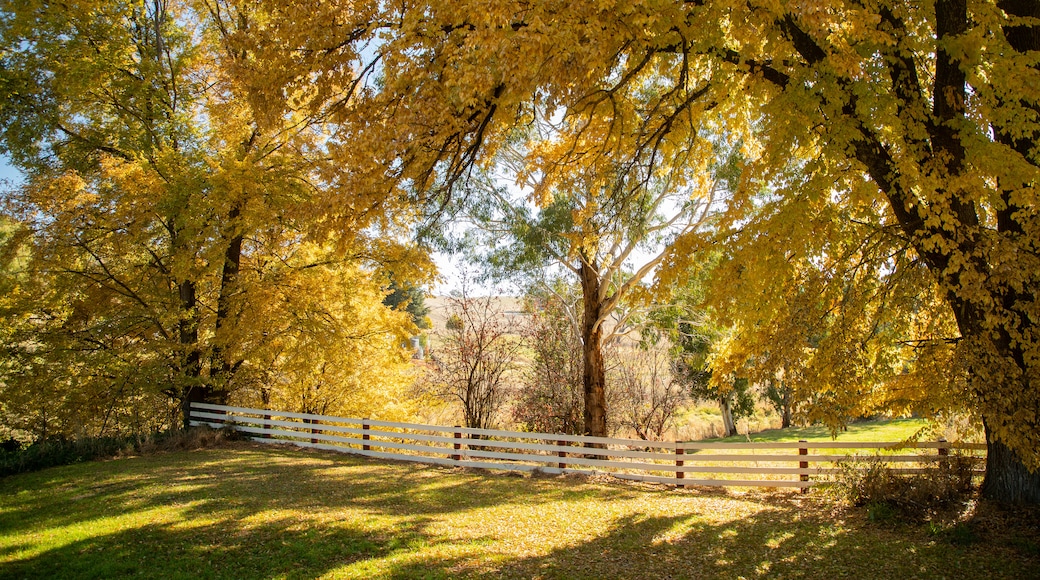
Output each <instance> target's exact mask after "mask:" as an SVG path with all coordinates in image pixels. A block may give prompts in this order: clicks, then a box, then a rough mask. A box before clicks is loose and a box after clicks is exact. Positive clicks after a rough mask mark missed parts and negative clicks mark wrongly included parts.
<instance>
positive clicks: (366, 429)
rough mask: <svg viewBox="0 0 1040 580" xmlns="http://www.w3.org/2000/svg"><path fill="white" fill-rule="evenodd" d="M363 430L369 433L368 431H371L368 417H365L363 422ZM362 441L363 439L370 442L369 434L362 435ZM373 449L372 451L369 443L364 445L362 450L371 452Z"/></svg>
mask: <svg viewBox="0 0 1040 580" xmlns="http://www.w3.org/2000/svg"><path fill="white" fill-rule="evenodd" d="M361 429H362V430H363V431H368V429H369V425H368V417H365V418H364V419H362V420H361ZM361 439H363V440H365V441H369V440H370V438H369V435H368V433H365V434H363V435H361ZM371 449H372V447H371V446H370V445H369V444H368V443H365V444H363V445H362V446H361V450H362V451H370V450H371Z"/></svg>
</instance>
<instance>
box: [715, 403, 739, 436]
mask: <svg viewBox="0 0 1040 580" xmlns="http://www.w3.org/2000/svg"><path fill="white" fill-rule="evenodd" d="M729 397H730V395H729V394H728V393H727V394H725V395H721V396H719V411H721V412H722V428H723V429H724V430H725V431H726V432H725V434H723V437H732V436H734V435H736V434H737V422H736V421H734V420H733V405H732V403H731V402H730V398H729Z"/></svg>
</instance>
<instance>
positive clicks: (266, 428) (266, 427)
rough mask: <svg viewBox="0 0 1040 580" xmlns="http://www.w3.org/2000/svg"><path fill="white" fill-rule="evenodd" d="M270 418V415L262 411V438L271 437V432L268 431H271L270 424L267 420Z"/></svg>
mask: <svg viewBox="0 0 1040 580" xmlns="http://www.w3.org/2000/svg"><path fill="white" fill-rule="evenodd" d="M270 420H271V415H270V414H268V413H264V434H263V438H264V439H270V438H271V433H270V431H271V424H270V423H268V421H270Z"/></svg>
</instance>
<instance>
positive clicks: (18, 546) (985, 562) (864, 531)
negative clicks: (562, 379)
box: [0, 443, 1040, 579]
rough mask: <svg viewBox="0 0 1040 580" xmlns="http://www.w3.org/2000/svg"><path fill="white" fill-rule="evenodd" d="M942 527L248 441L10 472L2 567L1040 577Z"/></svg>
mask: <svg viewBox="0 0 1040 580" xmlns="http://www.w3.org/2000/svg"><path fill="white" fill-rule="evenodd" d="M936 529H937V528H935V525H934V524H933V525H932V527H928V526H925V525H924V524H921V525H916V524H915V525H911V524H897V525H894V526H893V525H888V526H881V525H878V524H874V523H871V522H869V521H868V520H867V518H866V516H865V515H863V514H861V513H859V512H856V511H842V510H836V509H835V508H834V506H833V505H831V504H830V503H828V502H827V501H825V500H824V499H823V498H820V497H816V496H815V495H814V494H810V495H808V496H801V495H799V494H796V493H776V494H765V493H764V492H755V491H753V492H746V493H737V492H725V491H701V490H681V491H680V490H674V489H665V488H658V487H649V486H636V485H630V484H619V483H614V482H611V481H597V480H588V479H582V478H576V477H547V476H540V477H516V476H509V475H502V474H489V473H485V472H477V471H463V470H449V469H442V468H434V467H426V466H421V465H414V464H387V463H377V462H373V461H369V460H363V459H360V458H356V457H352V456H349V455H340V454H332V453H316V452H305V451H300V450H295V449H284V448H272V447H261V446H256V445H250V444H242V443H239V444H234V445H232V446H229V447H224V448H215V449H207V450H199V451H190V452H189V451H182V452H173V453H165V454H157V455H151V456H145V457H134V458H126V459H118V460H111V461H104V462H95V463H83V464H77V465H71V466H65V467H59V468H52V469H48V470H44V471H40V472H36V473H30V474H21V475H16V476H11V477H7V478H4V479H0V577H2V578H114V577H126V576H134V577H143V578H313V577H328V578H372V577H375V578H455V577H476V576H495V577H508V578H534V577H544V578H669V577H670V578H737V577H744V578H838V577H844V576H849V577H871V578H911V577H913V578H940V577H946V578H987V579H996V578H1030V577H1038V576H1040V555H1037V552H1036V538H1035V537H1031V536H1028V537H1020V536H1015V537H1014V538H1011V539H1008V538H1005V537H1003V536H993V537H991V535H989V534H981V535H980V534H976V537H974V538H973V539H972V540H971V541H969V542H954V541H949V540H948V538H946V536H944V535H943V534H941V533H937V532H936V531H935V530H936ZM950 536H951V537H952V535H950ZM1023 546H1024V547H1023Z"/></svg>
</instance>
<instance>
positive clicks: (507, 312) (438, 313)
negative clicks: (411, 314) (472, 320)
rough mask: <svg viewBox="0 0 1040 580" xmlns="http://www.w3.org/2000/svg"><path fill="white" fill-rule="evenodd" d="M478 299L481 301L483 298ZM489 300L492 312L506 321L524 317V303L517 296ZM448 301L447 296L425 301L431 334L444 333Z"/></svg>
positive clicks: (449, 299)
mask: <svg viewBox="0 0 1040 580" xmlns="http://www.w3.org/2000/svg"><path fill="white" fill-rule="evenodd" d="M480 299H481V300H483V298H480ZM491 300H492V306H493V308H494V310H495V311H496V312H500V313H502V315H503V316H505V317H507V319H508V318H516V317H521V316H523V315H524V301H523V299H522V298H520V297H518V296H492V297H491ZM450 301H451V298H449V297H447V296H433V297H430V298H427V299H426V306H427V307H428V308H429V309H430V322H431V323H432V324H433V328H432V332H434V333H443V332H444V325H445V324H446V323H447V321H448V311H449V305H450Z"/></svg>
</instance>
